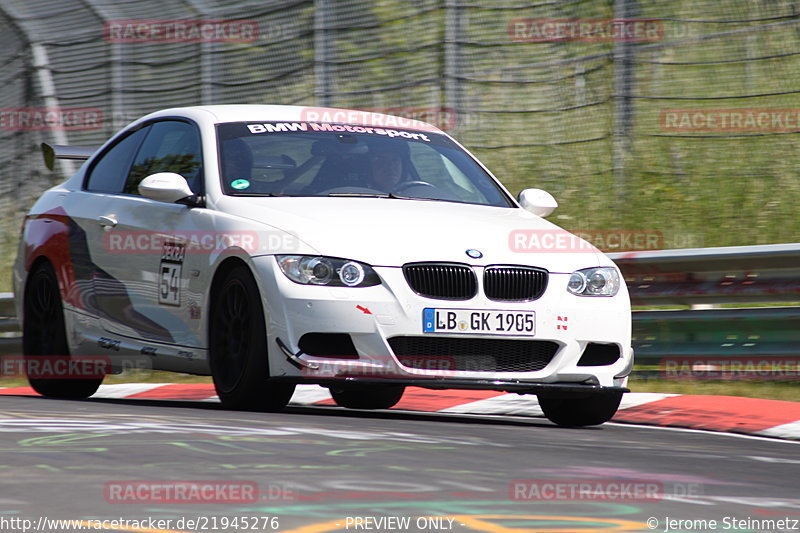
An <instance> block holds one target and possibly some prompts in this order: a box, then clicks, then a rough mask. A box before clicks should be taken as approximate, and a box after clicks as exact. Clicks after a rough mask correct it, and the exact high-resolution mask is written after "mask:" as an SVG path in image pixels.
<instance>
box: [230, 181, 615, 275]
mask: <svg viewBox="0 0 800 533" xmlns="http://www.w3.org/2000/svg"><path fill="white" fill-rule="evenodd" d="M214 207H215V208H216V209H218V210H220V211H223V212H225V213H228V214H230V215H235V216H238V217H243V218H246V219H249V220H252V221H256V222H259V223H262V224H265V225H268V226H270V227H271V228H278V229H280V230H282V231H285V232H288V233H290V234H292V235H294V236H296V237H297V238H298V239H299V240H300V241H302V242H303V243H305V244H306V245H307V246H308V247H310V248H312V249H313V250H314V251H316V252H317V253H318V254H320V255H327V256H332V257H341V258H346V259H355V260H358V261H363V262H365V263H369V264H371V265H373V266H399V265H402V264H404V263H408V262H415V261H455V262H460V263H468V264H473V265H490V264H518V265H519V264H522V265H532V266H538V267H543V268H546V269H547V270H549V271H551V272H567V273H568V272H572V271H573V270H575V269H577V268H586V267H592V266H600V265H611V264H612V262H611V261H610V260H609V259H607V258H606V257H605V256H604V255H603V254H602V253H601V252H599V251H598V250H597V249H596V248H594V247H593V246H591V245H590V244H588V243H587V242H586V241H584V240H581V239H579V238H578V237H575V236H574V235H572V234H570V233H568V232H567V231H566V230H563V229H561V228H559V227H558V226H556V225H555V224H552V223H550V222H548V221H546V220H544V219H542V218H540V217H538V216H536V215H533V214H531V213H529V212H527V211H525V210H524V209H520V208H500V207H489V206H478V205H471V204H458V203H452V202H440V201H425V200H403V199H393V198H328V197H324V198H319V197H311V198H309V197H305V198H297V197H277V198H252V197H231V196H227V197H224V198H222V199H220V200H219V201H218V202H217V203H216V205H215V206H214ZM467 250H478V251H480V252H481V254H482V255H483V256H482V257H481V258H475V259H473V258H470V257H469V256H468V255H467V253H466V251H467Z"/></svg>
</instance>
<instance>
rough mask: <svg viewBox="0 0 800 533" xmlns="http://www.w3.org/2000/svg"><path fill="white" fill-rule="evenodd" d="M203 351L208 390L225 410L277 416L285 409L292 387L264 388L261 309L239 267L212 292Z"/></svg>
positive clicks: (266, 382)
mask: <svg viewBox="0 0 800 533" xmlns="http://www.w3.org/2000/svg"><path fill="white" fill-rule="evenodd" d="M208 345H209V363H210V366H211V376H212V378H213V380H214V388H215V389H216V391H217V396H219V399H220V401H222V405H223V406H224V407H225V408H226V409H237V410H242V411H279V410H281V409H283V408H284V407H286V404H288V403H289V400H290V399H291V397H292V394H294V388H295V385H294V384H293V383H291V384H286V383H281V384H275V383H270V382H269V356H268V353H267V328H266V324H265V321H264V308H263V307H262V304H261V297H260V293H259V291H258V285H256V281H255V279H253V275H252V274H251V273H250V270H249V269H248V268H247V267H245V266H243V265H237V266H235V267H233V268H232V269H231V270H229V271H228V272H227V273H226V274H224V277H223V279H222V280H221V282H220V283H219V285H218V286H216V288H215V290H214V295H213V296H212V299H211V310H210V313H209V342H208Z"/></svg>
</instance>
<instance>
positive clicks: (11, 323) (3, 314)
mask: <svg viewBox="0 0 800 533" xmlns="http://www.w3.org/2000/svg"><path fill="white" fill-rule="evenodd" d="M7 333H16V334H17V335H14V336H11V337H8V336H6V334H7ZM21 352H22V337H21V334H20V331H19V322H18V321H17V311H16V309H14V294H13V293H11V292H0V355H17V354H19V353H21Z"/></svg>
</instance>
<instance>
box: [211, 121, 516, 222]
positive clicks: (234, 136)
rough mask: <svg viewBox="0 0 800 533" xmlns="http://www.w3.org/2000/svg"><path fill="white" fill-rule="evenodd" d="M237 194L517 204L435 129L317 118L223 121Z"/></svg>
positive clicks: (229, 187) (224, 153) (224, 167)
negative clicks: (404, 127)
mask: <svg viewBox="0 0 800 533" xmlns="http://www.w3.org/2000/svg"><path fill="white" fill-rule="evenodd" d="M217 135H218V141H219V151H220V176H221V178H222V187H223V190H224V192H225V194H227V195H231V196H353V197H359V196H363V197H389V198H404V199H421V200H440V201H449V202H460V203H470V204H480V205H490V206H497V207H511V206H513V204H512V203H511V202H510V201H509V199H508V197H507V195H506V194H505V193H504V192H503V191H502V190H501V189H500V188H499V187H498V186H497V184H496V183H495V182H494V180H493V179H492V178H491V177H490V176H489V175H488V174H487V173H486V172H485V171H484V170H483V169H482V168H481V166H480V165H479V164H478V163H477V162H476V161H475V160H474V159H473V158H472V157H471V156H470V155H468V154H467V153H466V152H465V151H464V150H462V149H461V148H460V147H459V146H458V145H457V144H456V143H454V142H453V141H452V140H451V139H449V138H448V137H447V136H445V135H442V134H437V133H433V132H422V131H410V130H400V129H391V128H377V127H373V128H370V127H362V126H347V125H339V124H327V123H311V122H270V123H264V122H259V123H250V122H237V123H226V124H220V125H218V126H217Z"/></svg>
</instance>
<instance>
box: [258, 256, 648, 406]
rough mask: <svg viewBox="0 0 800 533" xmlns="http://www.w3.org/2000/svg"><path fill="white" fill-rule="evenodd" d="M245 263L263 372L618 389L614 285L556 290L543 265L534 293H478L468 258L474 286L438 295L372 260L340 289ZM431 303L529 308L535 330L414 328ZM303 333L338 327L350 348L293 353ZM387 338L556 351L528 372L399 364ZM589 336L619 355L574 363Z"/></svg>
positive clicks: (620, 331)
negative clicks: (511, 298) (503, 297)
mask: <svg viewBox="0 0 800 533" xmlns="http://www.w3.org/2000/svg"><path fill="white" fill-rule="evenodd" d="M254 264H255V267H256V268H257V270H258V274H259V275H258V276H257V278H258V279H259V283H261V285H262V287H261V292H262V295H263V297H264V304H265V311H266V313H265V315H266V317H267V331H268V346H269V357H270V375H271V377H273V378H280V379H288V380H293V381H295V382H304V383H320V384H322V383H329V382H334V383H335V382H339V381H340V380H343V379H345V380H348V381H355V380H357V381H359V382H363V383H370V382H373V381H379V382H383V383H385V382H386V381H387V380H388V381H391V382H392V383H403V384H407V385H416V386H421V387H427V388H467V389H488V390H501V391H508V392H524V393H537V394H538V393H547V392H548V391H551V392H559V391H567V390H569V391H570V393H577V392H580V391H585V392H597V391H598V390H601V389H602V390H613V391H623V389H622V387H623V386H624V384H625V376H627V374H628V373H629V372H630V368H631V367H632V362H633V351H632V349H631V347H630V337H631V329H630V320H631V315H630V304H629V299H628V294H627V291H626V290H625V288H624V286H623V288H622V290H620V292H619V294H617V295H616V296H614V297H611V298H604V297H578V296H574V295H571V294H569V293H568V292H567V291H566V284H567V281H568V279H569V274H558V273H551V274H550V277H549V283H548V287H547V290H546V291H545V293H544V294H543V295H542V297H541V298H539V299H537V300H535V301H533V302H521V303H520V302H497V301H491V300H489V299H487V298H486V297H485V296H483V287H482V286H481V282H480V280H481V278H482V275H481V274H482V272H481V267H475V270H476V273H477V274H478V276H477V277H478V279H479V290H478V294H477V295H476V296H475V297H474V298H472V299H470V300H465V301H447V300H437V299H431V298H425V297H422V296H419V295H418V294H416V293H414V292H413V291H412V290H411V288H410V287H409V286H408V284H407V282H406V280H405V278H404V276H403V272H402V269H401V268H399V267H374V268H375V270H376V272H378V274H379V276H380V277H381V280H382V285H379V286H374V287H364V288H349V287H321V286H308V285H299V284H297V283H294V282H292V281H290V280H289V279H287V278H286V276H284V275H283V273H282V272H281V271H280V269H279V268H278V266H277V264H276V262H275V259H274V258H273V257H271V256H263V257H257V258H254ZM432 307H433V308H441V309H447V308H453V309H455V308H461V309H463V308H467V309H474V310H476V311H480V310H497V309H502V310H505V311H533V312H535V314H536V315H535V322H536V331H535V336H533V337H523V336H495V335H484V334H480V335H478V334H471V335H460V334H442V333H423V328H422V315H423V309H425V308H432ZM309 333H322V334H325V333H346V334H348V335H349V336H350V338H351V339H352V343H353V346H354V347H355V350H356V352H357V354H355V357H352V358H337V357H334V356H325V357H319V356H314V355H309V354H306V353H303V352H302V350H301V349H300V346H299V342H300V339H301V338H302V337H303V335H306V334H309ZM394 337H425V338H432V337H436V338H444V339H465V338H471V339H490V340H492V341H497V342H503V341H507V340H525V341H533V342H542V341H545V342H548V343H553V344H554V345H556V350H555V354H554V355H553V356H552V358H550V359H549V362H547V363H546V365H545V366H544V367H543V368H540V369H537V370H533V371H505V370H502V369H500V370H498V369H496V368H481V369H479V370H453V369H449V368H414V367H410V366H406V365H404V364H402V363H401V359H400V358H398V356H397V355H396V354H395V353H394V351H393V350H392V348H391V345H390V341H389V339H392V338H394ZM589 343H599V344H613V345H616V346H618V348H619V354H620V355H619V358H618V359H617V360H615V361H614V362H613V363H611V364H603V365H599V366H585V363H584V364H581V365H579V361H580V359H581V356H582V355H583V353H584V349H585V348H586V346H587V345H588V344H589ZM445 344H446V341H445ZM498 346H500V345H498ZM573 389H574V390H573Z"/></svg>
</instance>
